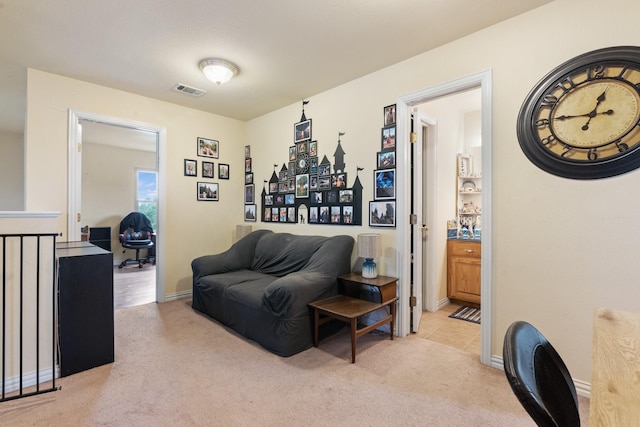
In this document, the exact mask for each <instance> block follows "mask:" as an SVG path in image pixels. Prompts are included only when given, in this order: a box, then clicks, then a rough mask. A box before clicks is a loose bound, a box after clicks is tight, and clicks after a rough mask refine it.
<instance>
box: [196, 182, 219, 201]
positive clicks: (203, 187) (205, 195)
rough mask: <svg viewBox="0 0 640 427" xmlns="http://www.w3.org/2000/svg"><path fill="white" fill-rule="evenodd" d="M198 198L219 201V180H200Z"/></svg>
mask: <svg viewBox="0 0 640 427" xmlns="http://www.w3.org/2000/svg"><path fill="white" fill-rule="evenodd" d="M198 200H201V201H207V202H211V201H214V202H217V201H218V183H217V182H198Z"/></svg>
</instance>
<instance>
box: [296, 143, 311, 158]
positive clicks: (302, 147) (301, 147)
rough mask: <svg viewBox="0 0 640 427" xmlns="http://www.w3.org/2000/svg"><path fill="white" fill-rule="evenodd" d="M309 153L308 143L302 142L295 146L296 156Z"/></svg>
mask: <svg viewBox="0 0 640 427" xmlns="http://www.w3.org/2000/svg"><path fill="white" fill-rule="evenodd" d="M308 151H309V141H303V142H299V143H297V144H296V156H297V155H298V154H300V153H306V152H308Z"/></svg>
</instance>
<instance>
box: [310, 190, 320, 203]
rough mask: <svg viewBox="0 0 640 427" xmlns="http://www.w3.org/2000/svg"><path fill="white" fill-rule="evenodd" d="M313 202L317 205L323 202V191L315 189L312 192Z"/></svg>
mask: <svg viewBox="0 0 640 427" xmlns="http://www.w3.org/2000/svg"><path fill="white" fill-rule="evenodd" d="M311 203H313V204H316V205H321V204H322V191H314V192H313V193H311Z"/></svg>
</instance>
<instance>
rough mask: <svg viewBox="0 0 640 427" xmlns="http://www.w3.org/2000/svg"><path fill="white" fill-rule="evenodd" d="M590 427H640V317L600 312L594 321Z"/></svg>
mask: <svg viewBox="0 0 640 427" xmlns="http://www.w3.org/2000/svg"><path fill="white" fill-rule="evenodd" d="M591 364H592V369H591V370H592V372H591V402H590V409H589V411H590V412H589V425H590V426H612V427H613V426H640V313H630V312H626V311H620V310H611V309H606V308H598V309H596V311H595V315H594V319H593V353H592V359H591Z"/></svg>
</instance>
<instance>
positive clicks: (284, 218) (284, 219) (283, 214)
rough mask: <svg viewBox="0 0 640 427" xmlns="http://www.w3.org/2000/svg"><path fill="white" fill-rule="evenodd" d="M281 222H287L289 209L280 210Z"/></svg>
mask: <svg viewBox="0 0 640 427" xmlns="http://www.w3.org/2000/svg"><path fill="white" fill-rule="evenodd" d="M278 221H280V222H287V208H280V218H279V219H278Z"/></svg>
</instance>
